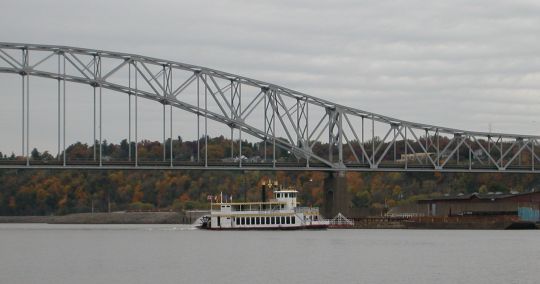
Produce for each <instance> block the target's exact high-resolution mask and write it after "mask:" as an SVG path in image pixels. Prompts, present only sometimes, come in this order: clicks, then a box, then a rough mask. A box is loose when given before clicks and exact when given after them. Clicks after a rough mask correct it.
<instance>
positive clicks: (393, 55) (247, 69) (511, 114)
mask: <svg viewBox="0 0 540 284" xmlns="http://www.w3.org/2000/svg"><path fill="white" fill-rule="evenodd" d="M1 6H2V12H3V13H2V17H0V26H1V27H2V28H1V29H0V41H5V42H27V43H45V44H59V45H71V46H80V47H87V48H98V49H106V50H112V51H121V52H128V53H136V54H142V55H148V56H152V57H159V58H164V59H171V60H176V61H181V62H185V63H192V64H196V65H202V66H207V67H211V68H215V69H219V70H223V71H227V72H231V73H237V74H240V75H244V76H247V77H252V78H256V79H260V80H263V81H269V82H272V83H276V84H279V85H283V86H286V87H289V88H292V89H296V90H298V91H302V92H305V93H308V94H311V95H314V96H318V97H321V98H325V99H328V100H332V101H336V102H339V103H342V104H347V105H350V106H354V107H356V108H360V109H364V110H367V111H373V112H377V113H381V114H386V115H390V116H393V117H397V118H400V119H405V120H411V121H417V122H423V123H430V124H436V125H443V126H449V127H454V128H462V129H470V130H482V131H487V130H488V125H489V123H491V124H492V128H493V131H500V132H511V133H526V134H530V133H532V134H540V118H539V117H538V111H539V110H540V108H539V106H540V88H539V87H540V17H539V15H540V2H539V1H496V0H484V1H470V0H466V1H465V0H463V1H461V0H452V1H414V0H409V1H381V0H376V1H316V0H306V1H110V0H108V1H97V0H94V1H75V0H70V1H38V0H36V1H21V0H15V1H12V0H3V1H2V4H1ZM6 78H9V77H8V76H7V75H0V82H6V80H8V79H6ZM17 86H18V85H17ZM4 90H6V88H5V87H4ZM0 94H1V89H0ZM3 95H5V92H4V94H3ZM2 100H3V99H2ZM2 100H0V102H2ZM4 101H6V100H4ZM8 108H9V107H8V106H6V104H4V105H3V106H2V107H0V111H2V110H3V111H4V112H5V111H6V109H8ZM157 117H159V115H158V116H157ZM3 120H4V122H3V123H0V127H2V131H6V130H9V131H12V132H13V133H14V135H15V134H16V133H17V132H16V131H20V129H19V128H14V127H13V126H12V125H10V123H11V122H5V120H8V119H6V118H5V117H4V119H3ZM158 120H159V119H158ZM111 124H114V123H113V122H111ZM52 125H54V119H52ZM110 127H111V128H114V125H112V126H110ZM158 129H159V127H158ZM74 132H76V131H75V130H74ZM74 132H71V133H74ZM149 133H150V132H149ZM149 135H150V136H152V135H154V136H156V137H155V139H159V132H155V133H150V134H149ZM53 136H54V135H53ZM17 137H19V136H17ZM18 139H19V140H20V138H18ZM36 139H38V138H36ZM72 139H76V138H75V137H72ZM110 139H111V140H116V139H120V138H119V137H115V136H114V135H111V136H110ZM8 140H9V141H7V142H4V143H2V148H5V147H7V146H9V147H8V148H9V150H10V151H12V150H13V151H17V149H19V148H20V146H17V145H19V144H17V143H20V142H19V140H17V139H11V140H10V139H8ZM49 140H50V141H49ZM49 140H47V141H43V142H41V143H40V141H39V140H38V141H36V140H33V141H32V142H33V143H34V145H33V146H34V147H35V146H39V148H44V147H43V146H41V145H42V144H45V145H46V146H47V148H51V149H55V146H53V145H55V144H54V143H52V142H51V141H52V138H51V139H49ZM116 141H117V140H116ZM6 143H7V144H8V145H7V146H4V145H5V144H6ZM0 150H2V149H0ZM3 150H4V151H6V150H8V149H3Z"/></svg>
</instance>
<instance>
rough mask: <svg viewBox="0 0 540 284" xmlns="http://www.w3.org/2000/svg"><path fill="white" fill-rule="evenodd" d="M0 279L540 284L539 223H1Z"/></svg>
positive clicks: (9, 281)
mask: <svg viewBox="0 0 540 284" xmlns="http://www.w3.org/2000/svg"><path fill="white" fill-rule="evenodd" d="M0 283H83V284H86V283H88V284H90V283H160V284H161V283H490V284H492V283H540V231H465V230H463V231H457V230H456V231H442V230H441V231H438V230H326V231H249V232H238V231H234V232H213V231H202V230H196V229H193V228H191V227H190V226H185V225H46V224H0Z"/></svg>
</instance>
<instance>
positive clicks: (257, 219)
mask: <svg viewBox="0 0 540 284" xmlns="http://www.w3.org/2000/svg"><path fill="white" fill-rule="evenodd" d="M255 222H256V224H257V225H259V224H261V218H260V217H257V218H255Z"/></svg>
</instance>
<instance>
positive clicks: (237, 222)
mask: <svg viewBox="0 0 540 284" xmlns="http://www.w3.org/2000/svg"><path fill="white" fill-rule="evenodd" d="M236 225H240V218H238V217H236Z"/></svg>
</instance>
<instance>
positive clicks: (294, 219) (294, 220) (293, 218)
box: [291, 216, 296, 224]
mask: <svg viewBox="0 0 540 284" xmlns="http://www.w3.org/2000/svg"><path fill="white" fill-rule="evenodd" d="M291 221H292V222H291V223H293V224H295V223H296V217H294V216H292V217H291Z"/></svg>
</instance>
